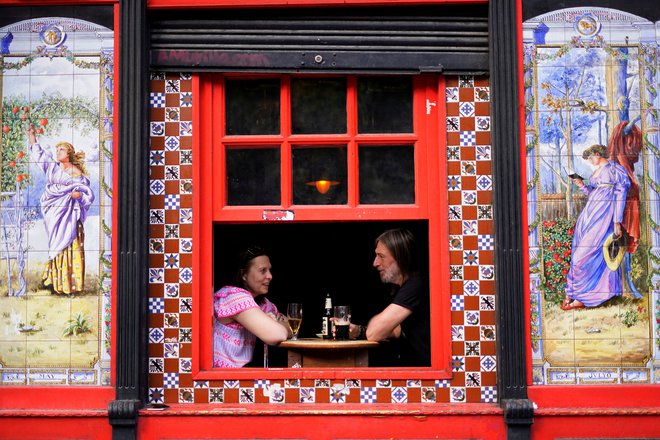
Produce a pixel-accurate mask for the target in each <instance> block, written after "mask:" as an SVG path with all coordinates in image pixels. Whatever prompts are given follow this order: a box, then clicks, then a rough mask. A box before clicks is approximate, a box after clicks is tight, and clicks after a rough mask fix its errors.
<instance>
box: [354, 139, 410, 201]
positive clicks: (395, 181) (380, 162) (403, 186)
mask: <svg viewBox="0 0 660 440" xmlns="http://www.w3.org/2000/svg"><path fill="white" fill-rule="evenodd" d="M358 157H359V161H360V170H359V172H360V203H361V204H410V203H415V148H414V147H413V146H412V145H410V146H383V147H363V146H360V147H359V155H358Z"/></svg>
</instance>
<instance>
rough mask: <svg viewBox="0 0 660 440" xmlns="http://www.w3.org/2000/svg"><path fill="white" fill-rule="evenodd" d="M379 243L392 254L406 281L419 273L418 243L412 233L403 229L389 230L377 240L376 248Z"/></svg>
mask: <svg viewBox="0 0 660 440" xmlns="http://www.w3.org/2000/svg"><path fill="white" fill-rule="evenodd" d="M379 242H380V243H382V244H383V245H384V246H385V247H386V248H387V249H388V250H389V251H390V252H391V253H392V256H393V257H394V259H395V260H396V264H397V265H398V266H399V270H401V274H402V275H403V278H404V279H406V280H407V279H408V278H410V276H411V275H413V274H414V273H415V272H417V270H418V267H417V258H416V252H417V242H416V241H415V236H414V235H413V234H412V232H410V231H409V230H407V229H403V228H397V229H388V230H387V231H385V232H383V233H382V234H380V235H379V236H378V238H376V246H378V243H379Z"/></svg>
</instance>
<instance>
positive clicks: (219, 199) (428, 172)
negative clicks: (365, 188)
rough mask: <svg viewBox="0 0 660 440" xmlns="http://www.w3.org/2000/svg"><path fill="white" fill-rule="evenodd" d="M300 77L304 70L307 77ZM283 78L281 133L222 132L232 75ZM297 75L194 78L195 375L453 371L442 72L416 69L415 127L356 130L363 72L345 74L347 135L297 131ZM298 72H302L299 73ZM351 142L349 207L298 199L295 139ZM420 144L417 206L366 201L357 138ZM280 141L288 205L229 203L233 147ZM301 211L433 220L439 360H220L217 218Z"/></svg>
mask: <svg viewBox="0 0 660 440" xmlns="http://www.w3.org/2000/svg"><path fill="white" fill-rule="evenodd" d="M301 76H302V75H301ZM272 77H276V78H280V79H281V92H280V93H281V102H280V114H281V115H283V117H281V118H280V119H281V122H280V134H278V135H259V136H254V135H249V136H247V135H246V136H235V135H233V136H227V135H226V134H225V133H224V121H223V112H224V93H223V90H224V88H223V86H224V80H225V78H240V79H247V78H272ZM292 77H293V75H288V74H286V75H284V74H283V75H258V76H255V75H239V74H224V75H223V74H201V75H194V76H193V96H195V97H198V105H195V106H194V115H193V125H194V127H196V130H195V131H194V133H195V134H194V135H193V157H194V161H193V187H194V188H195V191H194V193H193V194H194V195H193V198H194V205H193V210H194V215H195V221H194V223H193V250H194V251H193V271H194V277H193V286H192V287H193V301H194V304H195V307H194V308H193V328H192V336H193V353H192V355H193V378H194V379H195V380H213V379H228V378H232V379H241V378H245V379H248V378H255V377H259V378H273V379H276V378H289V379H296V378H299V379H302V378H318V379H326V378H328V379H329V378H362V379H375V378H382V377H388V378H392V379H397V378H402V379H442V378H449V377H451V365H450V360H451V359H450V357H451V328H450V327H451V324H450V312H449V310H450V309H449V303H450V301H449V250H448V235H447V234H448V225H447V224H448V221H447V218H448V208H447V184H446V182H447V171H446V156H445V154H444V151H445V147H446V134H445V108H444V105H443V102H444V96H445V84H444V78H443V77H442V76H438V75H418V76H414V77H413V133H412V134H410V133H408V134H358V133H357V118H356V117H355V115H356V114H357V92H356V90H357V88H356V84H357V76H356V75H345V76H343V77H345V78H346V79H347V91H348V93H347V118H348V124H347V133H346V134H340V135H292V134H290V133H291V122H290V117H286V116H287V115H289V116H290V101H289V91H290V88H289V86H290V78H292ZM297 77H298V76H297ZM324 144H329V145H346V146H347V154H348V161H347V165H348V170H347V184H348V203H347V204H346V205H293V204H292V197H293V195H292V188H291V187H292V181H291V175H292V173H291V149H292V145H324ZM369 144H372V145H387V144H392V145H402V144H414V148H415V199H416V200H415V203H414V204H409V205H360V204H359V203H358V197H359V194H358V186H357V182H358V163H357V154H358V145H369ZM226 145H231V146H240V145H246V146H247V145H249V146H254V145H273V146H276V145H281V146H282V148H281V204H280V205H276V206H226V195H225V190H224V176H225V164H224V160H225V154H224V151H225V146H226ZM278 210H287V211H293V212H294V213H295V219H294V220H292V221H293V222H312V221H314V222H319V221H340V220H341V221H373V220H390V221H391V220H427V221H428V227H429V235H428V236H429V272H430V275H429V286H430V296H431V297H430V305H431V346H432V349H431V367H409V368H396V369H394V368H372V367H370V368H356V369H353V368H342V369H333V368H327V369H326V368H317V369H309V368H295V369H293V368H277V369H264V368H240V369H219V368H213V367H212V358H213V353H212V351H213V350H212V347H213V334H212V311H213V298H212V292H213V288H214V287H213V246H212V242H213V225H214V224H216V223H250V224H258V223H266V222H268V221H269V220H263V215H264V211H278Z"/></svg>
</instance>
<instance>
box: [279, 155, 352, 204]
mask: <svg viewBox="0 0 660 440" xmlns="http://www.w3.org/2000/svg"><path fill="white" fill-rule="evenodd" d="M291 157H292V161H293V203H294V204H296V205H344V204H346V197H347V192H346V147H345V146H341V147H330V148H328V147H324V148H313V147H295V148H294V149H293V151H292V153H291Z"/></svg>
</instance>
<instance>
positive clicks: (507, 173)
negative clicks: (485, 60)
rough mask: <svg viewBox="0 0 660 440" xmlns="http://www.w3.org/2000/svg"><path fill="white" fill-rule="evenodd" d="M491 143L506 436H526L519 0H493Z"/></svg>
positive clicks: (499, 367)
mask: <svg viewBox="0 0 660 440" xmlns="http://www.w3.org/2000/svg"><path fill="white" fill-rule="evenodd" d="M488 7H489V11H488V12H489V25H490V26H489V30H490V48H489V49H490V50H489V52H490V73H491V78H490V85H491V119H492V124H491V127H492V128H491V136H492V137H491V144H492V151H493V179H494V183H493V187H494V200H493V204H494V214H495V265H496V276H497V284H496V285H497V314H498V338H497V340H498V365H497V373H498V388H497V390H498V396H499V399H500V404H501V405H502V407H503V408H504V418H505V422H506V424H507V438H508V439H528V438H530V436H531V424H532V421H533V415H534V410H533V406H532V402H531V401H530V400H529V399H528V398H527V383H526V362H525V316H526V315H527V314H528V313H529V310H527V308H526V307H525V300H524V288H523V280H524V273H523V265H522V263H523V258H527V256H526V255H523V253H522V234H523V233H524V232H525V231H526V225H525V223H524V221H523V219H522V211H521V206H522V205H521V203H522V200H521V199H522V197H521V189H520V188H521V185H522V184H523V183H522V182H521V177H520V176H521V172H520V167H521V166H522V165H523V164H521V161H520V132H519V129H520V124H519V115H518V111H519V99H518V74H519V72H518V57H517V54H518V47H519V46H520V44H521V42H520V41H518V33H517V20H518V16H517V14H516V12H517V1H516V0H490V1H489V3H488Z"/></svg>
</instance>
